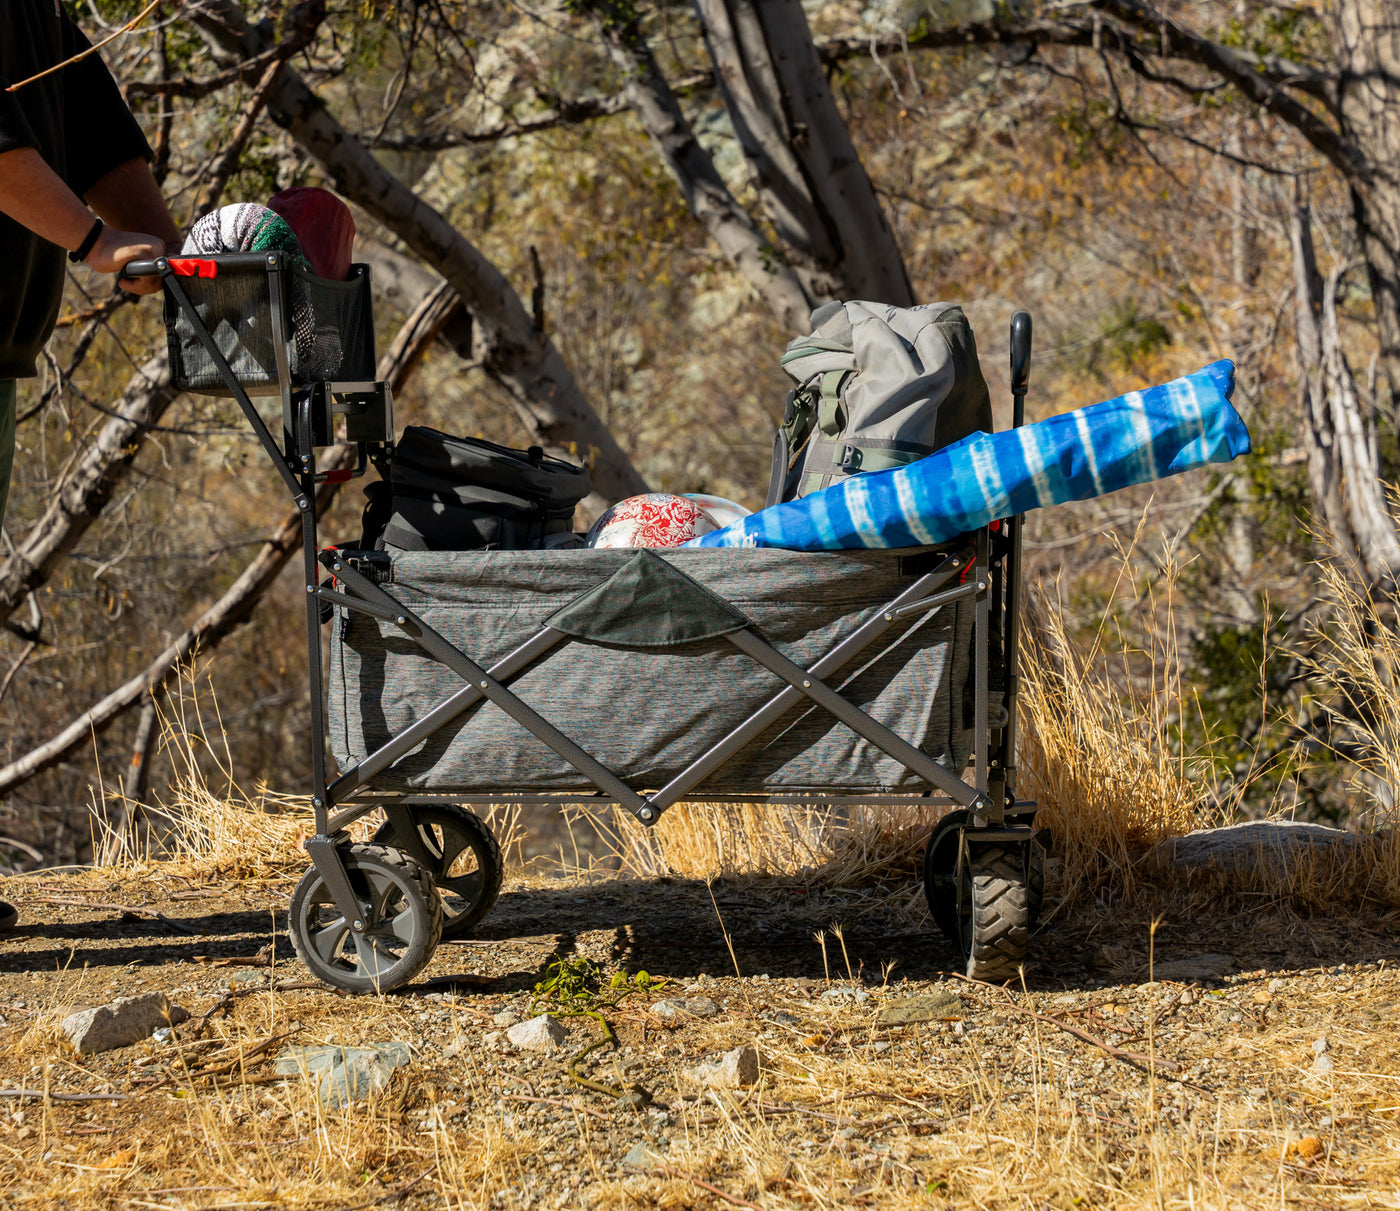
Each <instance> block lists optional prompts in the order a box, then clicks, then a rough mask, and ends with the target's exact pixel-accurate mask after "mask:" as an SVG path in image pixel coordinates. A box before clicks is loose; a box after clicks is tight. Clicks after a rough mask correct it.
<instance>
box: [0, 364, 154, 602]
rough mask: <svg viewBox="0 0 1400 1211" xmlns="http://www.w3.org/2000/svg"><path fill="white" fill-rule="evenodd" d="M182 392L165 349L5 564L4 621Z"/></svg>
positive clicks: (73, 541) (138, 376) (84, 524)
mask: <svg viewBox="0 0 1400 1211" xmlns="http://www.w3.org/2000/svg"><path fill="white" fill-rule="evenodd" d="M178 394H179V392H177V391H176V390H175V389H174V388H173V387H172V386H171V385H170V364H169V359H168V355H167V354H166V353H165V351H164V350H162V351H161V352H160V353H158V354H156V355H155V356H154V357H153V358H151V359H150V361H148V362H147V363H146V364H145V365H144V366H142V367H141V369H140V370H138V371H137V372H136V373H135V374H133V375H132V376H131V381H130V382H129V383H128V384H127V388H126V391H125V392H124V393H123V395H122V398H121V400H120V402H119V403H118V404H117V406H116V408H115V409H114V410H113V411H114V412H115V415H114V416H113V417H112V419H111V420H109V421H108V422H107V423H106V424H105V425H103V426H102V429H101V431H100V432H99V433H98V435H97V440H96V441H95V442H93V444H92V445H91V446H90V447H89V448H88V449H87V450H86V451H85V452H84V454H83V456H82V458H81V459H80V460H79V461H78V465H77V466H76V467H74V468H73V470H72V472H71V473H70V474H69V476H68V478H67V479H65V480H64V481H63V483H62V484H60V485H59V487H58V490H57V491H56V492H54V494H53V496H52V498H51V499H50V501H49V506H48V508H47V509H46V510H45V511H44V515H43V516H42V517H41V518H40V519H39V520H38V521H37V522H35V523H34V526H33V528H32V529H31V530H30V531H29V533H28V534H26V535H25V536H24V540H23V541H22V542H21V543H20V544H19V547H18V548H17V549H16V550H15V552H14V553H13V554H12V555H10V556H9V558H7V559H5V560H4V561H3V562H0V619H5V618H9V616H10V615H11V614H13V613H14V611H15V610H16V609H17V608H18V606H19V604H20V602H22V601H23V600H24V599H25V596H26V595H27V594H29V593H31V592H33V591H34V590H35V589H37V588H38V587H39V586H40V585H42V584H44V583H45V581H47V580H48V578H49V577H50V576H52V575H53V572H54V569H55V568H56V567H58V565H59V564H60V563H62V562H63V559H64V558H65V557H66V556H67V554H68V553H69V552H70V551H71V550H72V549H73V548H74V547H76V546H77V545H78V542H79V541H80V540H81V539H82V537H83V535H84V534H86V533H87V531H88V527H89V526H91V525H92V523H93V522H94V521H96V520H97V518H98V517H99V516H101V514H102V510H103V509H105V508H106V507H107V502H108V501H109V500H111V499H112V493H113V492H114V491H116V488H117V485H118V484H120V483H121V482H122V480H123V479H125V478H126V474H127V472H128V471H130V470H131V465H132V463H134V462H135V461H136V456H137V455H138V454H139V453H140V452H141V449H142V447H143V446H144V445H145V441H146V438H147V437H148V436H149V435H150V432H151V429H152V427H153V426H155V425H158V424H159V423H160V420H161V417H163V416H164V415H165V411H166V409H167V408H169V407H170V405H171V403H172V402H173V401H174V400H175V398H176V396H177V395H178Z"/></svg>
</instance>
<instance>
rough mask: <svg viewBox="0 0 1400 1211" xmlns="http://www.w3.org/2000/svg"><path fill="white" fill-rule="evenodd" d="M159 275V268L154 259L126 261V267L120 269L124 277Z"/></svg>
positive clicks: (152, 276) (151, 276)
mask: <svg viewBox="0 0 1400 1211" xmlns="http://www.w3.org/2000/svg"><path fill="white" fill-rule="evenodd" d="M159 276H160V269H159V267H158V266H157V264H156V262H155V261H128V262H127V263H126V268H125V269H123V270H122V277H124V278H155V277H159Z"/></svg>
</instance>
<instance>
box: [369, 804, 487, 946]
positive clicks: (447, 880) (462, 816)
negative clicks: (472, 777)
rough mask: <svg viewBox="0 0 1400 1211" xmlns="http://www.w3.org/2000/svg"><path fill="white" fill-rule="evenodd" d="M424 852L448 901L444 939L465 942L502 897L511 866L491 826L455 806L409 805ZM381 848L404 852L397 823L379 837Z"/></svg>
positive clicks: (385, 825)
mask: <svg viewBox="0 0 1400 1211" xmlns="http://www.w3.org/2000/svg"><path fill="white" fill-rule="evenodd" d="M408 807H409V810H410V811H412V812H413V819H414V820H415V821H416V822H417V824H418V835H419V837H420V838H421V839H422V842H423V847H424V848H425V849H426V850H427V851H428V853H429V854H430V855H431V856H432V859H433V862H432V865H430V866H429V867H428V873H429V874H430V875H431V876H432V879H433V883H434V884H435V885H436V886H437V889H438V891H439V892H440V893H441V896H442V936H443V937H444V938H447V939H449V940H450V939H452V938H460V937H464V936H465V935H466V934H467V933H469V932H470V931H471V929H472V928H473V927H474V926H475V925H476V924H477V923H478V922H479V921H480V920H481V919H482V917H484V916H485V915H486V914H487V913H488V912H490V911H491V908H492V905H494V904H495V903H496V897H497V896H499V895H500V894H501V880H502V879H503V878H504V877H505V862H504V860H503V859H502V858H501V847H500V846H499V845H498V844H497V843H496V838H495V835H494V834H493V833H492V832H491V830H490V828H488V827H487V825H486V822H485V821H484V820H482V819H481V817H480V816H478V815H477V814H476V813H475V812H470V811H468V810H467V809H466V808H464V807H458V806H457V805H456V804H455V803H422V804H409V805H408ZM374 841H375V843H376V844H378V845H392V846H394V847H395V848H398V849H402V848H403V843H402V841H401V840H400V839H399V835H398V833H397V832H395V830H394V825H393V823H392V822H391V821H387V820H386V821H385V822H384V823H383V824H382V825H380V826H379V830H378V831H377V832H376V833H375V834H374Z"/></svg>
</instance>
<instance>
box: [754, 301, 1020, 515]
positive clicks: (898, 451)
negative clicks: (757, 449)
mask: <svg viewBox="0 0 1400 1211" xmlns="http://www.w3.org/2000/svg"><path fill="white" fill-rule="evenodd" d="M812 327H813V329H814V331H813V332H812V334H811V335H810V336H802V337H798V338H797V339H796V340H793V341H791V342H789V344H788V347H787V352H786V353H784V354H783V361H782V364H783V369H784V370H786V371H787V372H788V374H790V375H791V376H792V377H793V379H795V380H796V382H797V386H796V387H795V388H794V389H793V390H792V391H791V392H789V394H788V402H787V410H786V412H785V413H784V415H783V423H782V426H781V427H780V428H779V430H778V435H777V438H776V439H775V441H774V443H773V474H772V478H771V479H770V481H769V485H768V502H767V503H768V504H770V505H774V504H777V503H778V502H779V501H783V500H794V499H796V498H797V497H799V496H806V495H808V494H809V493H812V492H816V491H818V490H819V489H821V488H825V487H827V486H828V485H830V484H833V483H836V482H837V481H838V480H841V479H845V478H846V477H848V476H851V475H858V474H860V473H862V472H865V471H886V470H889V469H890V468H891V467H902V466H904V465H905V464H906V463H912V462H915V461H917V460H918V459H921V458H923V457H924V456H925V455H927V454H932V453H933V452H934V451H935V450H938V449H941V448H942V447H944V446H946V445H948V444H949V443H951V442H955V441H959V440H960V439H962V438H964V437H967V436H968V435H969V434H971V433H976V432H977V431H978V430H985V431H987V432H990V431H991V428H992V402H991V397H990V396H989V395H988V394H987V383H986V381H985V380H984V379H983V377H982V367H981V366H980V365H979V364H978V361H977V343H976V342H975V341H974V340H973V337H972V328H971V326H970V325H969V324H968V322H967V317H966V316H965V315H963V313H962V308H961V307H957V306H955V305H953V304H951V303H927V304H925V305H923V306H921V307H889V306H886V305H885V304H884V303H828V304H826V306H824V307H818V308H817V310H815V311H814V312H812Z"/></svg>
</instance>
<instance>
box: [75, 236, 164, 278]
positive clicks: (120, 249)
mask: <svg viewBox="0 0 1400 1211" xmlns="http://www.w3.org/2000/svg"><path fill="white" fill-rule="evenodd" d="M164 255H165V241H163V240H159V239H157V238H156V237H155V236H153V235H144V234H142V233H141V232H139V231H117V230H116V229H114V228H112V227H104V228H103V229H102V233H101V234H100V235H99V236H98V237H97V243H96V244H94V245H93V246H92V251H91V252H90V253H88V255H87V260H86V261H84V262H83V263H84V264H85V265H87V266H88V268H90V269H96V270H97V272H98V273H120V272H121V271H122V270H123V269H125V268H126V266H127V265H128V264H129V263H130V262H132V261H153V260H155V259H156V257H162V256H164ZM117 285H118V286H120V287H121V288H122V289H123V290H126V291H129V292H130V293H132V294H155V293H157V292H158V291H159V290H160V278H158V277H150V278H122V279H121V281H120V282H118V283H117Z"/></svg>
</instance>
